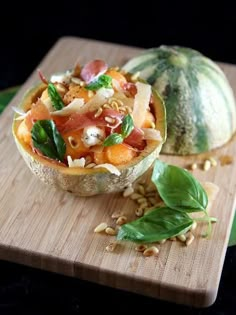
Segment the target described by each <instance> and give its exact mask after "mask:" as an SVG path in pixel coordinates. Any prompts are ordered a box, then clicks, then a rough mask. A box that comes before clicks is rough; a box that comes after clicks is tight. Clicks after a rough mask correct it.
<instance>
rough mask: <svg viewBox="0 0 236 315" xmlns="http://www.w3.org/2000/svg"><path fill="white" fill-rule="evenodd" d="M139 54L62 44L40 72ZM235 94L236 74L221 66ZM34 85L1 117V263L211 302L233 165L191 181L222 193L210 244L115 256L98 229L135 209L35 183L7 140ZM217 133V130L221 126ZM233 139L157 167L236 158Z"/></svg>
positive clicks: (123, 247) (129, 249)
mask: <svg viewBox="0 0 236 315" xmlns="http://www.w3.org/2000/svg"><path fill="white" fill-rule="evenodd" d="M139 51H140V50H139V49H138V48H133V47H126V46H119V45H114V44H109V43H103V42H98V41H91V40H86V39H80V38H70V37H66V38H62V39H60V40H59V41H58V42H57V43H56V44H55V46H54V47H53V48H52V49H51V50H50V52H49V53H48V54H47V56H46V57H45V58H44V60H43V61H42V62H41V63H40V65H39V66H38V68H40V69H41V70H42V72H43V73H44V74H45V75H46V76H47V75H50V74H51V73H53V72H57V71H62V70H66V69H68V68H72V67H73V65H74V63H75V62H76V60H79V61H80V62H81V63H85V62H87V61H89V60H91V59H94V58H101V59H105V60H106V61H107V62H108V63H109V64H110V65H121V64H123V63H124V62H125V61H126V60H127V59H129V58H130V57H132V56H134V55H135V54H137V53H138V52H139ZM220 66H221V67H222V69H223V70H224V72H225V73H226V75H227V77H228V78H229V80H230V83H231V85H232V87H233V88H234V91H236V67H235V66H232V65H228V64H220ZM36 81H38V77H37V73H36V71H34V73H33V74H32V75H31V76H30V77H29V79H28V80H27V81H26V82H25V84H24V85H23V86H22V88H21V90H20V91H19V93H18V94H17V96H16V97H15V98H14V99H13V100H12V102H11V104H10V105H9V106H8V108H7V109H6V110H5V111H4V113H3V114H2V116H1V117H0V152H1V168H0V258H1V259H3V260H7V261H13V262H17V263H21V264H25V265H29V266H33V267H36V268H41V269H45V270H50V271H52V272H57V273H62V274H65V275H68V276H73V277H79V278H81V279H86V280H89V281H94V282H97V283H100V284H104V285H108V286H111V287H115V288H121V289H124V290H129V291H133V292H137V293H140V294H143V295H148V296H152V297H155V298H159V299H164V300H168V301H172V302H176V303H183V304H188V305H193V306H198V307H203V306H208V305H210V304H212V303H213V302H214V300H215V298H216V295H217V290H218V286H219V281H220V276H221V271H222V267H223V262H224V257H225V252H226V248H227V243H228V239H229V233H230V228H231V223H232V219H233V214H234V208H235V191H236V176H235V174H236V166H235V163H234V162H233V163H231V164H228V165H221V164H220V163H219V164H218V165H217V167H214V168H211V169H210V170H209V171H208V172H204V171H203V170H201V169H198V170H196V171H194V175H195V176H196V177H197V178H198V179H199V180H201V181H211V182H213V183H215V184H217V185H218V186H219V187H220V192H219V194H218V196H217V199H216V200H215V202H214V203H213V207H212V209H211V214H212V215H213V216H216V217H217V218H218V220H219V222H218V223H216V224H215V225H214V227H213V233H212V236H211V238H210V239H203V238H201V237H200V234H201V232H202V230H203V229H204V226H199V227H198V229H197V230H196V232H195V235H196V238H195V240H194V242H193V243H192V245H191V246H188V247H186V246H184V245H183V244H182V243H181V242H171V241H167V242H166V243H165V244H163V245H160V254H159V256H158V257H147V258H145V257H143V255H142V254H141V253H138V252H136V251H135V250H134V248H135V244H134V243H131V242H130V243H129V242H124V243H122V244H120V245H118V247H117V248H116V250H115V251H114V252H112V253H109V252H106V251H105V247H106V246H107V245H108V244H109V243H110V242H111V241H112V240H113V239H114V237H112V236H107V235H105V234H95V233H94V232H93V230H94V228H95V227H96V226H97V225H98V224H99V223H100V222H103V221H105V222H107V223H108V224H110V225H114V220H112V219H111V214H112V213H113V212H114V211H115V210H117V211H118V210H122V211H124V212H126V213H127V215H129V214H130V213H131V212H132V211H133V210H134V208H135V205H134V203H133V201H130V200H129V199H124V198H123V197H122V195H121V194H111V195H103V196H96V197H89V198H79V197H74V196H72V195H71V194H69V193H65V192H62V191H58V190H55V189H54V188H51V187H50V186H46V185H45V184H43V183H42V182H40V181H39V180H38V179H37V178H36V177H35V176H34V175H32V174H31V172H30V170H29V169H28V168H27V166H26V165H25V163H24V161H23V159H22V158H21V157H20V155H19V153H18V151H17V149H16V146H15V144H14V141H13V138H12V134H11V122H12V118H13V111H12V109H11V106H12V105H17V104H18V102H19V100H20V99H21V97H22V95H23V94H24V92H25V91H26V90H27V89H28V88H29V87H30V86H31V85H33V84H34V83H35V82H36ZM219 128H220V122H219ZM235 154H236V145H235V139H232V141H230V143H228V144H227V145H225V146H224V147H222V148H220V149H218V150H215V151H213V152H210V153H207V154H205V155H198V156H189V157H175V156H164V155H161V156H160V159H161V160H164V161H167V162H169V163H172V164H176V165H181V166H184V167H186V166H187V165H189V164H191V163H192V162H194V161H196V160H197V161H199V162H202V161H203V160H204V158H205V157H206V156H208V155H211V156H214V157H215V158H216V159H217V160H219V159H220V158H222V156H224V155H229V156H232V157H233V156H235Z"/></svg>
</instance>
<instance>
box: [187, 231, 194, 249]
mask: <svg viewBox="0 0 236 315" xmlns="http://www.w3.org/2000/svg"><path fill="white" fill-rule="evenodd" d="M193 240H194V235H193V234H192V233H189V235H188V237H187V240H186V242H185V244H186V246H189V245H190V244H192V242H193Z"/></svg>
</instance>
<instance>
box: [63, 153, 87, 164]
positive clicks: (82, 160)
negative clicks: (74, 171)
mask: <svg viewBox="0 0 236 315" xmlns="http://www.w3.org/2000/svg"><path fill="white" fill-rule="evenodd" d="M67 162H68V166H69V167H84V166H85V158H83V157H82V158H80V159H75V160H72V158H71V156H70V155H68V156H67Z"/></svg>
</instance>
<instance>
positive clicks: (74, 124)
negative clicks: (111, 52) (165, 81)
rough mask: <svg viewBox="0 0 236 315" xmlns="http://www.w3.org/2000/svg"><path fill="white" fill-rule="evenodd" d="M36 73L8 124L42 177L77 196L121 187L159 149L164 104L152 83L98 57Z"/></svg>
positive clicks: (147, 164) (162, 137) (163, 131)
mask: <svg viewBox="0 0 236 315" xmlns="http://www.w3.org/2000/svg"><path fill="white" fill-rule="evenodd" d="M39 76H40V78H41V83H39V84H37V85H35V86H34V87H32V89H30V90H29V91H28V92H27V93H26V94H25V96H24V98H23V100H22V102H21V104H20V105H19V106H18V107H17V108H15V112H16V114H15V116H14V121H13V126H12V132H13V136H14V139H15V142H16V145H17V148H18V150H19V152H20V153H21V155H22V157H23V158H24V160H25V162H26V164H27V165H28V167H29V168H30V169H31V171H32V172H33V173H34V174H35V175H36V176H38V178H40V179H41V180H42V181H43V182H45V183H46V184H50V185H53V186H54V187H58V188H61V189H63V190H66V191H68V192H71V193H74V194H77V195H80V196H91V195H96V194H101V193H110V192H116V191H121V190H123V189H124V188H126V187H127V186H129V185H130V184H131V183H133V182H134V181H135V180H136V179H137V178H138V177H139V176H141V175H142V174H143V173H144V172H145V171H146V170H147V169H148V168H149V167H150V166H151V164H152V163H153V161H154V160H155V159H156V158H157V157H158V154H159V152H160V150H161V148H162V144H163V143H164V142H165V139H166V118H165V106H164V104H163V101H162V99H161V97H160V96H159V95H158V93H157V92H156V90H154V89H153V88H152V87H151V85H150V84H148V83H146V82H144V81H141V80H138V79H137V78H136V77H135V76H133V75H131V74H129V73H125V72H123V71H121V70H119V68H117V67H114V68H111V67H109V66H108V65H107V64H106V63H105V62H104V61H103V60H92V61H90V62H88V63H87V64H85V65H84V66H80V65H79V64H77V65H76V66H75V67H74V69H72V70H68V71H66V72H63V73H56V74H53V75H51V77H50V79H46V78H45V77H44V76H43V74H42V73H41V72H39Z"/></svg>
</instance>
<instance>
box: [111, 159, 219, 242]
mask: <svg viewBox="0 0 236 315" xmlns="http://www.w3.org/2000/svg"><path fill="white" fill-rule="evenodd" d="M152 181H153V183H154V184H155V185H156V187H157V190H158V192H159V194H160V196H161V198H162V200H163V201H164V203H165V205H166V206H165V207H160V208H156V209H154V210H152V211H151V212H149V213H148V214H146V215H144V216H143V217H142V218H140V219H138V220H135V221H133V222H130V223H127V224H124V225H122V226H121V228H120V230H119V233H118V235H117V238H118V239H119V240H121V239H124V240H131V241H135V242H155V241H160V240H162V239H166V238H170V237H174V236H177V235H180V234H184V233H186V232H187V231H188V230H189V228H190V227H191V225H192V224H193V219H192V218H191V217H190V213H192V212H202V213H204V216H201V217H199V218H194V220H196V221H203V222H207V223H208V228H207V231H206V233H205V234H204V235H203V236H209V235H210V234H211V222H216V218H213V217H210V216H209V215H208V213H207V210H206V208H207V204H208V198H207V194H206V192H205V190H204V188H203V187H202V186H201V184H200V183H199V182H198V181H197V179H196V178H195V177H193V175H192V174H190V173H189V172H188V171H186V170H184V169H183V168H180V167H177V166H174V165H168V164H166V163H164V162H161V161H160V160H156V161H155V164H154V169H153V173H152Z"/></svg>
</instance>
